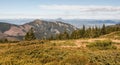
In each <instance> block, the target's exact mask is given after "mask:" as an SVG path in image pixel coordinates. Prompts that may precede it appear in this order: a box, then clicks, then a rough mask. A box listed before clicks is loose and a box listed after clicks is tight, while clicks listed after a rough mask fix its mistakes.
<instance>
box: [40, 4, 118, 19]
mask: <svg viewBox="0 0 120 65" xmlns="http://www.w3.org/2000/svg"><path fill="white" fill-rule="evenodd" d="M39 8H40V9H41V10H46V11H48V12H51V13H52V14H54V12H56V11H57V12H58V13H57V14H56V17H62V18H86V19H120V6H93V5H90V6H81V5H40V6H39Z"/></svg>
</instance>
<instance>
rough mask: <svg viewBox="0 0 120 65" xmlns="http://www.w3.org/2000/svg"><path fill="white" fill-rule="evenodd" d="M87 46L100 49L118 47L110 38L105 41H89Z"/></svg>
mask: <svg viewBox="0 0 120 65" xmlns="http://www.w3.org/2000/svg"><path fill="white" fill-rule="evenodd" d="M87 47H88V48H92V49H99V50H108V49H111V50H112V49H117V47H116V46H114V45H113V42H112V41H110V40H103V41H99V40H97V41H95V42H92V43H89V44H88V45H87Z"/></svg>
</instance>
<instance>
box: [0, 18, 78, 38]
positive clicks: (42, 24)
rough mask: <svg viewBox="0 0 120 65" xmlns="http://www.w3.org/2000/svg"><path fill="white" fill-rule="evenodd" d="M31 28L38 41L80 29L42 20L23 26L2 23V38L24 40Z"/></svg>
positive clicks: (0, 34) (0, 36)
mask: <svg viewBox="0 0 120 65" xmlns="http://www.w3.org/2000/svg"><path fill="white" fill-rule="evenodd" d="M31 28H34V33H35V36H36V37H37V39H42V38H43V37H44V38H49V37H50V36H51V35H53V36H55V35H56V34H59V33H63V32H64V31H65V30H66V31H67V32H69V33H72V31H74V30H76V29H78V28H77V27H75V26H73V25H71V24H68V23H63V22H61V21H56V22H52V21H45V20H40V19H36V20H34V21H31V22H29V23H25V24H23V25H15V24H10V23H3V22H2V23H1V22H0V38H1V39H3V38H7V39H12V38H13V40H23V37H24V36H25V34H26V33H27V32H28V31H29V30H30V29H31Z"/></svg>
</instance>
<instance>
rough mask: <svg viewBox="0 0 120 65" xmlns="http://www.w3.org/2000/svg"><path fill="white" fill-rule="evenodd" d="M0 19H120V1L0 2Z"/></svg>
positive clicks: (42, 0)
mask: <svg viewBox="0 0 120 65" xmlns="http://www.w3.org/2000/svg"><path fill="white" fill-rule="evenodd" d="M0 18H70V19H71V18H81V19H91V18H93V19H119V18H120V0H0Z"/></svg>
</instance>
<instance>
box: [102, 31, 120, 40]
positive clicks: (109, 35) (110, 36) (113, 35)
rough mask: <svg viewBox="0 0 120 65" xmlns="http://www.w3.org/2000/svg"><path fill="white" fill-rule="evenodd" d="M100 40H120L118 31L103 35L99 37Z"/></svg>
mask: <svg viewBox="0 0 120 65" xmlns="http://www.w3.org/2000/svg"><path fill="white" fill-rule="evenodd" d="M101 38H110V39H118V40H120V31H117V32H113V33H110V34H106V35H103V36H101Z"/></svg>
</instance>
